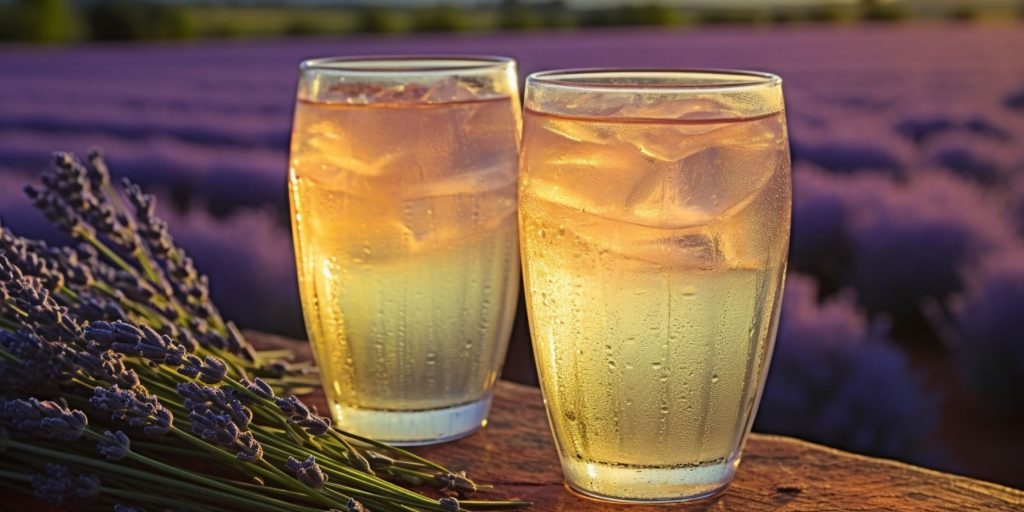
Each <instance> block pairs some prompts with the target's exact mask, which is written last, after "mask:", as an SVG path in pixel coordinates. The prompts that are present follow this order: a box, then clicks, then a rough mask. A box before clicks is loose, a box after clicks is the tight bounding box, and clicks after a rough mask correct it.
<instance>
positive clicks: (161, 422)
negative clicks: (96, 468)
mask: <svg viewBox="0 0 1024 512" xmlns="http://www.w3.org/2000/svg"><path fill="white" fill-rule="evenodd" d="M89 403H91V404H92V405H93V406H94V407H96V408H97V409H99V410H101V411H104V412H107V413H110V419H112V420H114V421H121V422H125V423H126V424H128V426H131V427H141V428H142V431H143V432H145V433H146V434H149V435H162V434H166V433H168V432H170V430H171V426H172V424H173V421H174V416H173V415H172V414H171V411H169V410H167V408H165V407H164V406H163V405H162V404H161V403H160V401H159V400H157V398H156V397H155V396H152V395H147V394H144V393H141V392H140V393H136V392H134V391H130V390H124V389H121V388H119V387H118V386H117V385H116V384H115V385H113V386H111V387H110V388H103V387H99V386H97V387H96V388H95V389H94V390H93V396H92V398H90V399H89Z"/></svg>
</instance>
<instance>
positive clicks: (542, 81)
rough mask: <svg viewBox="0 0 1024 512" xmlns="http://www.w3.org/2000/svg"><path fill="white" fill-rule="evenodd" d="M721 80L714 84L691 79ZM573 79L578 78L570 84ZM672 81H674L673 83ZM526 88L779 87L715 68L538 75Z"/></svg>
mask: <svg viewBox="0 0 1024 512" xmlns="http://www.w3.org/2000/svg"><path fill="white" fill-rule="evenodd" d="M645 76H646V77H651V78H664V79H668V80H666V82H665V83H650V82H641V81H640V79H641V78H643V77H645ZM686 76H690V77H693V78H699V77H702V76H703V77H705V78H712V77H716V76H717V77H721V80H720V81H718V82H715V81H713V80H712V81H708V80H704V81H702V82H697V81H696V80H693V79H692V78H691V80H690V82H687V81H686V80H685V79H684V78H683V77H686ZM573 78H579V79H576V80H574V79H573ZM600 78H622V79H623V80H619V81H601V80H599V79H600ZM673 78H675V80H673ZM526 83H527V85H535V86H538V85H539V86H546V87H556V88H567V89H576V90H580V91H594V92H601V91H604V92H637V93H668V94H694V93H714V92H730V91H736V90H737V89H759V88H764V87H773V86H779V85H781V84H782V78H781V77H779V76H778V75H776V74H774V73H768V72H764V71H746V70H738V69H716V68H629V67H624V68H570V69H554V70H547V71H538V72H535V73H531V74H530V75H528V76H527V77H526Z"/></svg>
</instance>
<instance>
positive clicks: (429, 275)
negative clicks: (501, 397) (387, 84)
mask: <svg viewBox="0 0 1024 512" xmlns="http://www.w3.org/2000/svg"><path fill="white" fill-rule="evenodd" d="M442 85H443V86H445V87H458V84H455V85H454V86H453V85H452V84H450V83H442ZM415 87H416V86H415V85H413V86H403V87H402V88H401V89H399V90H397V91H394V93H393V94H392V93H391V92H389V90H387V89H385V93H383V94H379V95H378V96H380V98H379V99H377V98H371V99H369V100H367V99H366V98H364V97H362V96H357V100H356V101H353V102H348V101H345V99H347V98H348V97H349V96H345V94H346V93H347V92H348V91H346V90H345V89H344V88H341V89H340V91H341V94H342V97H341V98H342V99H341V100H340V101H320V102H318V101H310V100H306V99H302V98H300V100H299V101H298V102H297V104H296V111H295V124H294V128H293V135H292V149H291V173H290V184H289V188H290V195H291V204H292V212H293V215H292V218H293V230H294V238H295V248H296V260H297V266H298V274H299V285H300V286H299V288H300V292H301V296H302V304H303V311H304V314H305V319H306V326H307V330H308V334H309V337H310V340H311V342H312V344H313V348H314V352H315V355H316V360H317V363H318V366H319V368H320V372H321V377H322V380H323V383H324V388H325V390H326V393H327V397H328V401H329V403H330V405H331V408H332V412H333V413H334V416H335V418H336V419H337V420H338V421H339V422H340V424H341V427H342V428H345V429H347V430H350V431H353V432H356V433H359V434H364V435H368V436H372V437H374V438H376V439H379V440H384V441H390V442H396V443H409V444H414V443H423V442H434V441H440V440H445V439H450V438H454V437H459V436H462V435H465V434H467V433H470V432H472V431H473V430H475V429H476V428H478V427H479V426H480V424H481V422H482V421H483V420H484V418H485V416H486V412H487V408H488V407H489V404H490V396H491V391H492V388H493V385H494V383H495V381H496V380H497V378H498V374H499V371H500V368H501V364H502V362H503V360H504V356H505V350H506V345H507V342H508V337H509V334H510V330H511V325H512V320H513V314H514V307H515V298H516V293H517V289H518V280H519V272H518V263H519V260H518V243H517V227H516V173H517V162H518V160H517V149H518V128H519V121H518V119H519V118H518V112H517V109H518V99H517V98H511V97H509V96H508V95H497V94H493V95H483V97H480V98H478V97H475V96H472V97H468V98H462V97H459V96H460V95H461V94H462V92H464V91H455V93H456V94H454V95H453V94H452V92H451V91H442V92H443V93H444V94H445V96H442V97H441V99H440V100H438V101H429V100H430V99H432V98H431V97H430V95H431V94H432V91H431V89H430V86H424V87H423V88H422V89H416V88H415ZM359 92H361V91H359ZM409 94H414V95H415V96H413V99H414V100H415V101H409V96H408V95H409ZM420 95H423V100H422V101H421V97H420ZM453 97H454V99H453Z"/></svg>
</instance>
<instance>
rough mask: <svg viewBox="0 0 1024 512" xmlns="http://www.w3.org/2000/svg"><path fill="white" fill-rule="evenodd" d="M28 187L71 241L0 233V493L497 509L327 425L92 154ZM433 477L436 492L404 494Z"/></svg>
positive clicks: (277, 353) (275, 510) (391, 450)
mask: <svg viewBox="0 0 1024 512" xmlns="http://www.w3.org/2000/svg"><path fill="white" fill-rule="evenodd" d="M55 164H56V165H55V166H54V168H53V169H52V170H50V171H48V172H46V173H44V174H43V175H42V179H41V184H40V185H35V186H29V187H27V188H26V189H25V190H26V193H27V194H28V195H29V197H30V198H31V200H32V202H33V203H34V204H35V206H36V207H38V208H39V209H40V210H41V211H42V212H43V214H45V215H46V217H47V218H48V219H49V221H50V222H52V223H53V224H54V225H55V226H56V227H58V228H59V229H60V230H62V231H63V232H65V233H67V234H68V235H70V236H71V237H72V238H73V239H74V240H75V241H76V242H77V245H74V246H60V247H57V246H50V245H48V244H46V243H44V242H42V241H39V240H31V239H26V238H21V237H19V236H17V235H15V234H14V233H11V232H10V230H8V229H6V228H4V227H3V226H0V453H2V455H0V487H2V488H7V489H13V490H17V491H23V492H26V493H31V494H33V495H35V496H36V497H38V498H40V499H43V500H46V501H49V502H51V503H53V504H55V505H57V506H60V507H63V508H67V509H72V510H114V511H117V512H140V511H146V510H148V511H158V510H159V511H163V510H182V511H184V510H188V511H233V510H247V511H256V512H279V511H281V512H309V511H324V510H332V511H345V512H357V511H371V510H372V511H405V512H415V511H437V512H458V511H465V510H502V509H505V510H507V509H515V508H521V507H525V506H528V505H529V503H528V502H522V501H498V500H474V499H470V495H472V494H473V493H474V492H476V491H477V490H478V489H479V488H482V487H487V486H483V485H477V484H475V483H474V482H473V481H472V480H470V479H469V478H468V477H467V476H466V475H465V474H464V473H456V472H453V471H450V470H448V469H446V468H444V467H443V466H441V465H438V464H436V463H434V462H431V461H429V460H426V459H423V458H421V457H418V456H416V455H415V454H412V453H410V452H408V451H405V450H401V449H398V448H395V447H391V446H388V445H385V444H382V443H379V442H375V441H373V440H371V439H367V438H364V437H361V436H358V435H355V434H352V433H348V432H345V431H343V430H340V429H338V428H336V427H334V426H332V425H331V421H330V419H329V418H326V417H322V416H320V415H319V414H317V412H316V410H315V409H313V408H310V407H307V406H306V405H305V404H303V402H302V401H301V400H299V399H298V398H297V397H296V396H295V395H294V394H293V393H301V392H303V391H307V390H309V389H310V386H313V385H315V384H316V376H315V374H313V373H312V372H311V369H310V368H309V367H308V366H306V365H303V364H292V363H289V362H287V358H288V357H290V355H289V354H288V353H287V351H282V350H270V351H258V350H255V349H254V348H253V347H252V346H251V345H250V344H249V343H248V342H247V341H246V339H245V338H244V337H243V335H242V334H241V332H240V331H239V329H238V328H237V327H236V326H235V325H234V324H232V323H231V322H228V321H226V320H225V319H224V318H222V316H221V315H220V313H219V311H218V310H217V307H216V306H215V305H214V304H213V303H212V302H211V301H210V297H209V292H208V281H207V278H206V276H204V275H202V274H200V273H199V272H198V271H197V270H196V268H195V266H194V265H193V262H192V260H191V259H190V258H189V257H188V256H187V255H186V254H185V253H184V252H183V251H182V250H181V248H179V247H178V246H177V245H176V244H175V243H174V240H173V238H172V237H171V236H170V234H169V233H168V229H167V224H166V223H165V222H163V221H162V220H161V219H159V218H158V217H157V216H156V215H155V201H154V198H153V196H151V195H147V194H145V193H143V192H142V191H141V190H140V189H139V187H137V186H135V185H133V184H131V183H128V182H127V181H126V182H125V183H124V184H123V186H122V187H119V188H118V187H115V186H114V185H113V184H112V182H111V178H110V173H109V171H108V169H107V166H106V164H105V163H104V160H103V158H102V157H101V155H100V154H99V153H98V152H96V151H93V152H91V153H90V154H89V155H88V158H87V159H86V160H85V161H79V160H77V159H76V158H75V157H74V156H72V155H70V154H65V153H59V154H57V155H56V156H55ZM417 486H428V487H433V488H434V489H436V493H435V494H436V495H438V496H440V497H439V498H431V497H428V496H426V495H424V494H421V493H418V492H414V491H413V490H410V489H409V488H410V487H417Z"/></svg>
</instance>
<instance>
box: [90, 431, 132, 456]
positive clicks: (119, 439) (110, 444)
mask: <svg viewBox="0 0 1024 512" xmlns="http://www.w3.org/2000/svg"><path fill="white" fill-rule="evenodd" d="M96 449H97V450H99V452H100V455H102V456H104V457H106V458H107V460H109V461H117V460H121V459H123V458H124V457H125V456H126V455H128V452H129V451H130V450H131V440H129V439H128V436H127V435H125V433H124V432H121V431H120V430H118V431H116V432H111V431H109V430H108V431H106V432H104V433H103V440H101V441H100V442H98V443H96Z"/></svg>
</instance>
